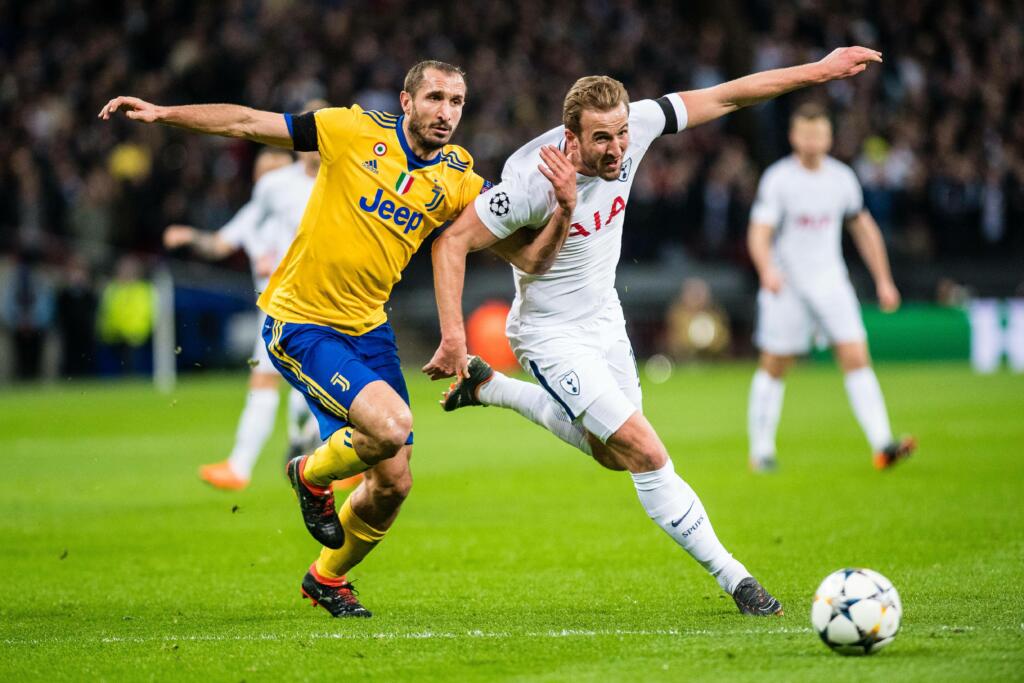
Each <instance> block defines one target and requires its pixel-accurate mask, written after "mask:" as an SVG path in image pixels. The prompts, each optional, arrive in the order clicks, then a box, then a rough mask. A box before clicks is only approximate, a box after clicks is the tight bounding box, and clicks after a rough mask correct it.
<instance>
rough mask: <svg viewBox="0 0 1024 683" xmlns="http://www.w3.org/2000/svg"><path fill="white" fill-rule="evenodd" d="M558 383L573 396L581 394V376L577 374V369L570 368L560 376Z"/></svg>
mask: <svg viewBox="0 0 1024 683" xmlns="http://www.w3.org/2000/svg"><path fill="white" fill-rule="evenodd" d="M558 385H559V386H560V387H562V390H563V391H565V393H567V394H572V395H573V396H579V395H580V378H579V376H578V375H577V374H576V371H575V370H570V371H569V372H567V373H565V374H564V375H562V376H561V377H559V378H558Z"/></svg>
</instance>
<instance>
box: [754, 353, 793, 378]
mask: <svg viewBox="0 0 1024 683" xmlns="http://www.w3.org/2000/svg"><path fill="white" fill-rule="evenodd" d="M792 363H793V359H792V358H790V357H789V356H777V355H775V354H773V353H762V354H761V369H762V370H764V371H765V372H767V373H768V374H769V375H771V376H772V377H773V378H774V379H782V378H783V377H785V376H786V371H788V370H789V367H790V365H792Z"/></svg>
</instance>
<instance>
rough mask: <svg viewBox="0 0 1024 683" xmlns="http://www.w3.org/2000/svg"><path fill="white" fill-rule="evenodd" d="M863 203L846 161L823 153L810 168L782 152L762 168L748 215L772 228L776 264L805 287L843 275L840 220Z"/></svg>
mask: <svg viewBox="0 0 1024 683" xmlns="http://www.w3.org/2000/svg"><path fill="white" fill-rule="evenodd" d="M863 207H864V197H863V194H862V192H861V187H860V183H859V182H858V181H857V176H856V175H855V174H854V172H853V170H852V169H851V168H850V167H849V166H847V165H846V164H844V163H842V162H840V161H837V160H836V159H833V158H832V157H825V159H824V160H823V161H822V164H821V166H820V167H819V168H818V169H817V170H813V171H812V170H810V169H807V168H805V167H804V166H802V165H801V164H800V161H799V160H798V159H797V158H796V157H795V156H788V157H785V158H783V159H780V160H779V161H776V162H775V163H774V164H772V165H771V166H769V167H768V168H767V169H765V172H764V175H763V176H762V177H761V183H760V185H759V186H758V188H757V199H756V201H755V202H754V206H753V207H752V208H751V211H750V220H751V222H752V223H766V224H768V225H771V226H772V227H773V228H775V235H774V247H773V249H772V251H773V259H774V261H775V264H776V266H777V267H778V268H779V270H781V271H782V273H783V275H784V276H785V277H786V279H787V281H788V282H791V283H793V284H794V285H795V286H796V287H798V288H800V287H801V286H803V287H810V286H814V285H815V284H817V283H820V282H822V281H824V280H830V279H835V278H837V277H839V278H843V277H846V264H845V263H844V262H843V248H842V228H843V222H844V221H845V220H846V219H847V218H851V217H853V216H855V215H856V214H858V213H860V211H861V209H863Z"/></svg>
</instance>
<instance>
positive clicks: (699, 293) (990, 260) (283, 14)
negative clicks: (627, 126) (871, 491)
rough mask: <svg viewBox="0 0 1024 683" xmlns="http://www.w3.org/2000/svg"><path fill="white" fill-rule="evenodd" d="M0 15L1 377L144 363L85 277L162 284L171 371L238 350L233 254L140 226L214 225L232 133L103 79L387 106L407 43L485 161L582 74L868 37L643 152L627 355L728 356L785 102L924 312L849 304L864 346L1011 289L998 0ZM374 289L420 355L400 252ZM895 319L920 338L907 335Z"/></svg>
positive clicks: (284, 103)
mask: <svg viewBox="0 0 1024 683" xmlns="http://www.w3.org/2000/svg"><path fill="white" fill-rule="evenodd" d="M0 16H2V17H3V18H2V19H0V22H2V23H0V73H2V74H3V76H2V78H0V261H2V267H0V283H2V284H0V286H2V289H3V296H2V297H0V298H2V299H3V301H2V308H0V312H2V317H0V322H2V324H3V329H4V330H5V332H6V334H4V335H0V337H4V338H5V339H4V341H3V342H0V343H3V344H4V346H3V348H2V349H0V350H2V351H3V353H2V354H0V356H2V358H3V359H4V361H3V362H0V377H4V378H5V379H10V378H11V377H13V376H23V377H25V378H31V377H35V376H39V375H42V376H47V377H50V378H53V377H56V376H58V375H61V376H63V375H68V376H70V375H74V374H92V373H101V374H118V373H121V372H123V371H125V369H128V370H132V369H137V370H143V371H145V370H146V369H148V365H149V363H150V362H151V361H150V360H149V356H148V350H146V348H145V347H146V342H145V341H142V342H139V339H140V338H145V337H146V336H147V334H148V332H149V331H148V330H147V329H139V330H134V331H133V330H132V329H130V328H131V327H132V322H131V321H117V320H111V319H110V318H111V317H112V316H113V314H112V313H109V310H110V307H109V306H108V307H107V308H106V309H104V306H103V304H101V303H100V302H101V301H102V300H103V299H104V297H105V295H109V294H110V293H109V292H107V291H106V290H107V289H108V285H109V284H110V283H111V282H114V283H115V284H118V283H120V284H123V283H130V282H133V281H141V282H146V281H149V280H151V279H152V278H153V277H154V276H155V275H156V274H157V273H161V272H168V273H170V274H172V275H173V280H174V283H175V288H176V291H175V293H176V295H177V296H176V308H177V313H178V315H177V323H176V327H177V338H178V346H180V347H181V348H180V353H179V355H178V357H177V364H178V366H179V368H181V369H190V370H194V369H196V368H197V367H201V368H209V367H241V363H243V362H244V358H245V357H246V354H247V353H248V348H247V343H246V336H247V335H248V334H250V332H249V331H248V330H249V329H250V326H251V317H248V318H247V317H242V318H238V317H237V316H236V315H235V314H245V313H246V312H249V313H250V314H251V311H252V292H251V284H250V279H249V275H248V268H247V264H246V262H245V259H244V257H243V256H241V255H237V256H236V257H234V258H232V259H230V260H229V261H227V262H222V263H220V264H215V265H209V264H202V263H200V262H198V261H196V260H194V259H193V258H191V257H190V255H189V254H188V253H187V252H179V253H175V254H167V253H165V252H163V251H162V249H161V247H160V234H161V232H162V230H163V229H164V227H165V226H167V225H168V224H170V223H188V224H192V225H196V226H199V227H201V228H204V229H211V230H212V229H216V228H218V227H219V226H221V225H223V224H224V223H225V222H226V221H227V220H228V219H229V218H230V217H231V216H232V214H233V213H234V212H235V211H236V210H237V209H238V208H239V207H240V206H241V204H242V203H244V201H245V200H246V199H247V198H248V195H249V192H250V189H251V180H250V179H251V166H252V161H253V156H254V153H255V151H256V147H255V146H254V145H252V144H249V143H246V142H239V141H231V140H223V139H216V138H209V137H200V136H194V135H186V134H183V133H180V132H178V131H174V130H171V129H167V128H162V127H158V126H142V125H138V124H133V123H130V122H128V121H126V120H124V119H118V120H117V121H114V122H112V123H108V124H100V123H99V122H98V121H97V120H96V119H95V113H96V111H97V110H98V109H99V107H100V105H101V104H102V103H103V102H105V101H106V100H107V99H108V98H109V97H111V96H113V95H117V94H134V95H138V96H140V97H143V98H145V99H149V100H151V101H155V102H157V103H161V104H178V103H194V102H216V101H224V102H237V103H244V104H247V105H250V106H253V107H257V108H265V109H270V110H295V109H297V108H298V107H299V106H301V103H302V102H304V101H306V100H308V99H310V98H312V97H325V98H327V99H328V100H329V101H330V102H331V103H334V104H338V105H346V104H349V103H351V102H358V103H360V104H361V105H363V106H364V107H367V108H375V109H384V110H391V111H395V110H397V92H398V90H399V89H400V83H401V80H402V77H403V75H404V72H405V70H406V69H407V68H408V66H409V65H410V64H412V63H413V62H415V61H416V60H418V59H420V58H424V57H432V58H440V59H445V60H450V61H453V62H455V63H458V64H461V65H463V66H464V67H465V69H466V70H467V73H468V84H469V104H468V107H467V110H466V113H465V117H464V119H463V122H462V124H461V127H460V129H459V130H458V131H457V132H456V141H457V142H458V143H460V144H462V145H464V146H466V147H467V148H468V149H469V150H470V151H471V152H472V153H473V154H474V155H475V158H476V161H477V164H478V166H479V169H480V170H481V172H482V173H483V174H484V175H485V176H487V177H490V178H497V177H498V175H499V174H500V170H501V165H502V162H503V160H504V159H505V157H506V156H507V155H508V154H509V153H510V152H511V151H513V150H514V149H515V148H516V147H517V146H518V145H520V144H521V143H522V142H524V141H525V140H528V139H530V138H532V137H533V136H535V135H536V134H538V133H539V132H541V131H543V130H546V129H547V128H550V127H551V126H553V125H555V124H556V123H557V122H558V121H559V118H560V104H561V98H562V95H563V93H564V92H565V91H566V89H567V87H568V86H569V85H570V84H571V83H572V82H573V81H574V80H575V79H576V78H577V77H578V76H579V75H581V74H585V73H609V74H612V75H614V76H616V77H618V78H620V79H621V80H622V81H623V82H625V83H626V84H627V86H628V88H629V90H630V93H631V96H632V97H633V98H643V97H651V96H657V95H659V94H662V93H664V92H668V91H671V90H677V89H690V88H700V87H705V86H709V85H712V84H715V83H717V82H720V81H722V80H725V79H728V78H733V77H737V76H739V75H742V74H745V73H748V72H750V71H754V70H761V69H768V68H773V67H778V66H784V65H789V64H796V63H800V62H805V61H810V60H815V59H818V58H820V57H821V56H822V55H824V54H825V53H826V52H827V51H828V50H830V49H831V48H832V47H834V46H837V45H844V44H856V43H861V44H865V45H869V46H872V47H876V48H878V49H880V50H882V52H883V53H884V55H885V60H886V62H885V65H884V68H881V69H871V70H869V71H868V72H867V73H866V74H864V75H863V76H861V77H859V78H857V79H852V80H849V81H843V82H837V83H834V84H831V85H829V86H828V87H822V88H816V89H813V90H812V91H809V92H806V93H801V94H796V95H792V96H789V97H784V98H782V99H780V100H778V101H776V102H772V103H768V104H765V105H762V106H760V107H756V108H753V109H751V110H747V111H743V112H740V113H738V114H736V115H733V116H729V117H727V118H725V119H723V120H721V121H720V122H716V123H714V124H711V125H706V126H702V127H700V128H699V129H695V130H694V131H692V132H688V133H686V134H683V135H679V136H674V137H671V138H668V139H664V140H662V141H660V142H659V143H658V144H657V145H655V146H654V147H653V148H652V150H651V152H650V153H649V154H648V155H647V158H646V160H645V163H644V164H643V167H642V169H641V171H640V173H639V175H638V178H637V183H636V186H635V188H634V191H633V195H632V199H631V203H630V207H629V212H628V214H627V226H626V232H625V240H624V245H623V266H622V269H621V271H620V292H621V293H622V296H623V299H624V303H625V305H626V307H627V317H629V318H630V319H631V324H632V326H633V330H632V334H633V337H634V340H635V342H636V345H637V349H638V352H640V353H641V355H648V354H650V353H654V352H657V351H669V352H671V353H670V355H675V356H676V357H680V356H681V357H682V358H684V359H685V358H686V357H689V356H690V355H692V354H693V349H689V350H687V349H675V347H674V345H673V341H672V339H671V336H672V327H673V325H674V324H675V323H673V320H679V319H682V320H687V319H688V318H687V317H686V316H687V310H688V309H687V307H688V306H689V307H690V308H695V309H704V310H707V311H710V312H712V313H713V314H714V318H715V320H717V321H720V322H721V324H722V325H723V326H725V327H726V328H727V329H728V330H729V331H730V332H731V335H730V336H731V340H727V342H728V343H726V344H725V345H724V346H721V345H720V348H718V349H717V350H712V351H707V352H706V353H704V354H702V355H726V356H744V355H750V353H751V352H752V350H751V348H750V343H749V332H750V329H751V325H752V322H753V315H754V306H753V293H754V292H755V287H756V280H755V278H754V274H753V270H752V268H751V267H750V265H749V262H748V260H747V256H746V251H745V245H744V232H745V228H746V222H747V217H748V210H749V206H750V202H751V200H752V197H753V193H754V191H755V188H756V183H757V179H758V175H759V172H760V171H761V169H763V168H764V167H765V166H766V165H767V164H769V163H771V162H772V161H773V160H775V159H777V158H779V157H780V156H782V155H783V154H785V153H786V152H787V149H788V147H787V143H786V135H785V132H786V119H787V114H788V112H789V111H790V110H791V108H792V107H793V106H794V105H795V104H797V103H799V102H800V101H802V100H803V99H805V98H814V99H817V100H819V101H823V102H825V103H827V105H828V106H829V108H830V109H831V110H832V112H833V113H834V117H835V122H836V132H837V134H836V146H835V150H834V154H835V156H837V157H838V158H840V159H841V160H843V161H846V162H848V163H850V164H852V165H853V166H854V168H855V169H856V171H857V173H858V175H859V176H860V179H861V182H862V183H863V185H864V189H865V197H866V202H867V205H868V207H869V208H870V209H871V210H872V212H873V214H874V215H875V216H876V218H877V219H878V221H879V223H880V224H881V226H882V229H883V231H884V233H885V237H886V241H887V243H888V246H889V249H890V254H891V257H892V260H893V264H894V272H895V277H896V281H897V284H898V285H899V286H900V288H901V290H902V291H903V294H904V297H905V298H906V299H908V300H910V301H914V302H921V303H927V304H929V306H928V307H924V308H922V307H916V308H915V307H914V306H911V307H908V312H907V313H906V314H905V315H909V316H911V318H909V319H913V317H914V315H915V311H916V314H917V315H918V317H919V318H920V320H919V321H918V322H915V323H914V324H913V325H912V326H910V327H908V325H907V322H906V321H907V320H908V318H907V317H904V318H903V323H902V325H901V324H897V323H894V322H893V321H894V320H896V319H895V318H884V319H883V318H881V317H880V316H872V313H871V311H870V310H869V311H868V313H867V316H868V324H869V329H870V330H871V331H872V332H873V333H874V335H873V336H874V341H875V347H876V349H875V351H876V354H877V353H881V354H882V355H883V356H885V355H889V356H893V355H895V356H900V355H901V354H906V353H910V354H914V353H917V354H920V353H922V350H923V349H924V348H925V347H926V346H927V345H928V344H927V343H925V340H928V339H931V340H932V341H933V343H934V345H935V346H936V348H938V349H940V350H939V351H937V352H936V355H939V356H950V355H952V356H961V357H965V356H966V346H967V342H966V338H967V332H966V330H967V324H966V322H965V316H964V315H963V314H962V313H960V312H955V313H949V312H948V311H946V312H944V311H942V310H941V309H937V308H934V307H932V305H938V306H953V307H954V310H957V309H956V308H955V307H958V306H960V305H962V304H963V303H964V301H965V299H966V298H967V297H969V296H972V295H982V296H997V297H1007V296H1011V295H1013V294H1014V293H1015V292H1017V293H1019V287H1020V283H1021V280H1022V271H1021V263H1022V262H1024V228H1022V225H1024V118H1022V117H1020V116H1019V112H1020V111H1021V108H1022V106H1024V33H1022V31H1021V30H1020V29H1021V25H1022V22H1024V8H1022V6H1021V4H1020V3H1018V2H999V1H998V0H986V1H984V2H977V3H963V2H928V1H924V0H911V1H908V2H900V3H888V2H870V1H866V0H865V1H861V2H844V3H831V2H824V1H816V2H800V3H775V2H763V1H758V0H747V1H741V0H726V1H722V2H716V3H673V2H611V1H606V2H585V3H574V2H567V3H557V4H555V5H550V4H549V3H544V2H537V1H534V0H527V1H524V2H517V3H505V2H497V1H481V2H472V3H444V4H435V3H430V4H427V3H412V2H400V1H391V2H366V3H359V2H353V3H347V2H319V3H312V2H310V3H300V2H269V1H268V2H255V1H245V0H233V1H230V2H222V3H187V2H170V1H163V2H131V1H126V2H109V3H96V2H84V1H78V2H59V1H56V0H52V1H41V2H33V3H18V2H13V3H12V2H6V3H3V12H2V14H0ZM847 246H848V247H849V245H847ZM847 252H848V254H849V253H850V252H851V250H850V249H847ZM850 260H851V263H852V264H853V269H852V272H853V278H854V281H855V284H856V285H857V287H858V291H859V293H860V294H861V296H862V299H863V300H865V302H867V303H870V302H871V301H872V300H873V289H872V287H871V284H870V279H869V278H867V276H866V275H867V274H866V272H865V271H864V269H863V267H862V265H861V264H860V261H859V258H857V257H856V256H853V257H852V258H851V259H850ZM165 268H166V269H167V270H165ZM686 278H699V279H700V281H698V280H693V281H691V282H690V284H691V285H693V286H692V287H690V288H689V292H688V296H680V297H679V299H680V301H682V300H683V299H686V300H687V301H688V302H689V303H685V304H684V303H679V304H675V308H676V309H678V310H677V312H676V317H675V318H673V314H672V313H671V312H670V309H672V308H673V301H674V300H676V298H677V293H678V292H679V291H680V288H681V286H682V284H683V281H684V279H686ZM705 284H706V285H709V288H708V287H705ZM469 287H470V289H469V291H468V292H467V302H468V304H469V305H471V306H476V305H477V304H479V303H481V302H484V301H486V300H488V299H490V298H493V297H498V298H505V299H508V298H509V297H510V296H511V278H510V277H509V275H508V273H507V269H506V267H505V266H504V265H503V264H501V263H498V262H497V261H496V260H494V259H493V258H491V257H489V256H487V255H478V256H477V257H476V259H475V263H474V264H473V265H472V267H471V270H470V277H469ZM122 289H124V288H122ZM122 293H123V292H122ZM110 296H112V295H110ZM709 296H710V299H709ZM393 305H394V311H393V312H392V318H393V320H394V321H395V323H396V326H397V327H398V328H399V334H400V338H401V339H402V341H403V350H404V353H405V356H406V360H407V362H409V363H410V364H414V365H417V366H418V364H419V363H420V360H421V358H422V359H425V358H426V357H427V355H428V354H429V352H430V350H431V349H432V348H433V344H434V342H435V340H436V328H435V326H434V325H435V322H434V321H435V318H434V312H433V303H432V296H431V292H430V264H429V257H428V256H427V255H426V253H421V254H420V255H419V256H418V257H416V258H415V259H414V260H413V263H412V264H411V266H410V268H409V270H408V272H407V275H406V279H405V281H404V282H403V283H402V284H401V285H400V286H399V289H398V290H397V291H396V295H395V297H394V303H393ZM121 308H124V306H121ZM869 309H870V306H869ZM103 310H107V311H108V313H106V314H104V313H103ZM679 316H681V318H680V317H679ZM894 324H896V327H893V325H894ZM137 326H138V325H137ZM143 327H144V326H143ZM911 327H912V328H913V329H915V330H918V332H917V333H915V334H916V335H917V336H916V338H917V339H919V340H921V343H912V344H908V343H906V342H907V341H908V339H907V334H908V330H910V329H911ZM122 328H128V329H122ZM887 339H890V340H893V341H894V343H895V345H894V346H892V347H891V353H890V351H889V349H890V345H889V344H888V342H887V341H886V340H887ZM943 340H945V341H943ZM901 341H902V342H903V343H902V344H901V343H900V342H901ZM716 343H717V342H716ZM140 345H141V346H142V347H143V350H142V351H138V352H135V351H134V349H136V348H137V347H139V346H140ZM684 346H685V344H684Z"/></svg>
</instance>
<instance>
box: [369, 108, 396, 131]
mask: <svg viewBox="0 0 1024 683" xmlns="http://www.w3.org/2000/svg"><path fill="white" fill-rule="evenodd" d="M363 114H365V115H366V116H369V117H370V120H371V121H373V122H374V123H376V124H377V125H378V126H380V127H381V128H390V129H393V128H395V126H397V125H398V118H397V117H395V118H391V116H392V115H391V114H385V113H384V112H379V111H376V110H370V111H364V112H363Z"/></svg>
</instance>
